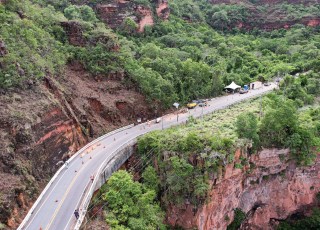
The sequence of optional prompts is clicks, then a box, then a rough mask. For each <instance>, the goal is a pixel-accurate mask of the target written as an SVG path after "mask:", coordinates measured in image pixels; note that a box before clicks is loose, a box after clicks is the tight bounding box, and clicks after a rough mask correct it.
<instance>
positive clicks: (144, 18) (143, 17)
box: [136, 6, 154, 33]
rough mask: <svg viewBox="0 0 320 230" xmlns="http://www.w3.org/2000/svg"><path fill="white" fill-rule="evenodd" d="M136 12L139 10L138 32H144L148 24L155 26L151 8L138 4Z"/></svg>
mask: <svg viewBox="0 0 320 230" xmlns="http://www.w3.org/2000/svg"><path fill="white" fill-rule="evenodd" d="M136 12H138V14H139V20H138V25H139V28H138V32H140V33H142V32H143V31H144V28H145V27H146V26H153V24H154V21H153V16H152V11H151V9H149V8H146V7H143V6H138V7H137V9H136Z"/></svg>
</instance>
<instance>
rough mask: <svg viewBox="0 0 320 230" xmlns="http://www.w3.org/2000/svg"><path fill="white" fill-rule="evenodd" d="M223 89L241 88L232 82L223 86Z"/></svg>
mask: <svg viewBox="0 0 320 230" xmlns="http://www.w3.org/2000/svg"><path fill="white" fill-rule="evenodd" d="M224 88H225V89H232V90H235V89H239V88H241V86H240V85H237V84H236V83H234V82H232V83H231V84H230V85H228V86H226V87H224Z"/></svg>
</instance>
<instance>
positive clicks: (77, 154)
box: [17, 124, 134, 230]
mask: <svg viewBox="0 0 320 230" xmlns="http://www.w3.org/2000/svg"><path fill="white" fill-rule="evenodd" d="M133 126H134V124H130V125H127V126H124V127H121V128H119V129H116V130H113V131H111V132H109V133H106V134H104V135H103V136H101V137H98V138H97V139H95V140H93V141H91V142H89V143H88V144H86V145H85V146H83V147H82V148H81V149H80V150H78V151H77V152H76V153H75V154H73V155H72V157H71V158H70V159H68V160H67V161H66V162H67V164H70V163H71V162H72V161H73V160H74V159H75V158H76V157H78V156H79V154H80V153H82V152H83V151H85V150H86V149H87V148H90V147H91V146H92V145H94V144H96V143H97V142H99V141H101V140H103V139H105V138H107V137H109V136H111V135H113V134H115V133H119V132H121V131H123V130H126V129H130V128H132V127H133ZM65 167H66V164H63V165H62V166H61V167H60V168H59V169H58V171H57V172H56V173H55V174H54V175H53V177H52V178H51V179H50V181H49V182H48V183H47V185H46V187H45V188H44V189H43V190H42V192H41V194H40V196H39V197H38V198H37V200H36V202H35V203H34V204H33V205H32V207H31V209H30V210H29V211H28V213H27V215H26V216H25V218H24V219H23V221H22V222H21V224H20V225H19V227H18V228H17V230H23V229H24V227H25V225H26V224H27V223H28V221H29V219H30V217H31V216H32V214H33V212H34V211H35V210H36V208H37V206H38V205H39V204H40V203H41V201H42V199H43V197H44V196H45V194H46V192H47V191H48V189H49V188H50V187H51V185H52V184H53V183H54V182H55V180H56V179H57V178H58V176H59V175H60V174H61V172H62V171H63V169H65Z"/></svg>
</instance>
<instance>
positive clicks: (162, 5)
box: [156, 0, 170, 20]
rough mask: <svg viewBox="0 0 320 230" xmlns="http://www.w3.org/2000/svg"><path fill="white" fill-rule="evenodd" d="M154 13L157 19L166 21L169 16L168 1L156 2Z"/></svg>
mask: <svg viewBox="0 0 320 230" xmlns="http://www.w3.org/2000/svg"><path fill="white" fill-rule="evenodd" d="M156 12H157V15H158V17H159V18H162V19H164V20H166V19H168V18H169V16H170V9H169V4H168V0H158V5H157V8H156Z"/></svg>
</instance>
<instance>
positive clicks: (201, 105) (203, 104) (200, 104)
mask: <svg viewBox="0 0 320 230" xmlns="http://www.w3.org/2000/svg"><path fill="white" fill-rule="evenodd" d="M198 105H199V106H200V107H204V106H207V103H206V102H204V103H203V102H201V103H199V104H198Z"/></svg>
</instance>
